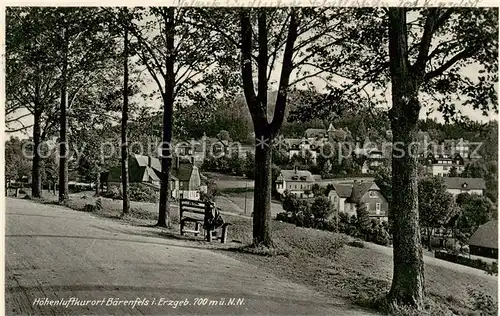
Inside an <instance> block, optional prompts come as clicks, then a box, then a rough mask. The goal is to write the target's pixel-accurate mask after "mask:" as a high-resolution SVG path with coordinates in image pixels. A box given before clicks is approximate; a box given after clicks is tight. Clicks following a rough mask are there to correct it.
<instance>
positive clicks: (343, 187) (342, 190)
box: [333, 183, 352, 198]
mask: <svg viewBox="0 0 500 316" xmlns="http://www.w3.org/2000/svg"><path fill="white" fill-rule="evenodd" d="M333 188H334V190H335V192H336V193H337V195H338V196H339V197H341V198H348V197H350V196H351V192H352V185H351V184H339V183H335V184H334V185H333Z"/></svg>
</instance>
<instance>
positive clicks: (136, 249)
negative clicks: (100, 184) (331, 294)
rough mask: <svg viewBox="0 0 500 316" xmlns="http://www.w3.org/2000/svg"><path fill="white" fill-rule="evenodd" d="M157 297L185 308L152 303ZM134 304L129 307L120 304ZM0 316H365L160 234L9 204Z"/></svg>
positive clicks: (85, 216) (23, 202)
mask: <svg viewBox="0 0 500 316" xmlns="http://www.w3.org/2000/svg"><path fill="white" fill-rule="evenodd" d="M162 298H163V299H164V300H163V301H162V302H167V304H168V303H169V302H171V304H179V303H175V302H187V303H188V305H186V306H180V305H176V307H175V308H174V306H173V305H163V306H159V304H158V303H159V302H160V299H162ZM232 298H234V299H235V300H234V301H231V299H232ZM37 299H38V300H37ZM46 299H47V300H46ZM61 299H64V301H60V300H61ZM197 299H201V300H198V301H197ZM238 299H242V300H240V301H239V302H240V304H239V305H234V304H237V303H238ZM51 300H59V301H52V302H51ZM85 300H87V301H88V302H86V301H85ZM131 301H135V306H132V305H127V306H124V305H123V304H125V303H127V304H134V303H132V302H131ZM195 301H196V302H198V304H200V305H196V304H195ZM36 302H38V303H36ZM118 302H121V304H122V305H115V306H113V305H111V306H106V305H108V304H113V303H114V304H118ZM215 302H216V303H215ZM44 303H45V305H43V304H44ZM50 303H52V304H55V303H62V304H63V305H64V304H70V305H68V306H67V307H65V306H56V305H53V306H50V305H48V304H50ZM75 303H80V304H84V306H76V305H75ZM230 303H232V304H233V305H231V304H230ZM92 304H94V305H92ZM141 304H142V305H141ZM146 304H147V305H146ZM6 314H8V315H26V314H38V315H40V314H43V315H63V314H79V315H81V314H100V315H102V314H115V315H122V314H134V315H135V314H137V315H139V314H161V315H174V314H175V315H179V314H185V315H194V314H196V315H305V314H307V315H363V314H366V313H365V312H362V311H359V310H354V309H353V307H352V306H349V305H348V304H347V303H346V302H344V301H341V300H333V299H331V298H327V297H325V296H323V295H321V294H319V293H318V292H315V291H313V290H310V289H309V288H307V287H305V286H303V285H299V284H295V283H292V282H289V281H287V280H283V279H279V278H277V277H275V276H274V275H272V274H269V273H263V272H262V271H260V270H259V269H258V268H257V267H255V266H253V265H251V264H247V263H243V262H240V261H238V260H235V259H233V258H230V257H228V256H226V255H224V254H221V253H219V252H213V251H209V250H206V249H200V247H193V246H189V245H188V244H187V243H186V242H185V241H182V240H176V239H173V238H165V237H162V236H160V235H159V231H158V230H156V229H154V228H148V227H135V226H129V225H124V224H121V223H119V222H116V221H111V220H106V219H102V218H96V217H94V216H92V215H91V214H87V213H82V212H77V211H73V210H69V209H67V208H63V207H58V206H53V205H42V204H35V203H33V202H30V201H26V200H15V199H7V214H6Z"/></svg>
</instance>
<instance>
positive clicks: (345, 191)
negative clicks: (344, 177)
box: [333, 181, 380, 203]
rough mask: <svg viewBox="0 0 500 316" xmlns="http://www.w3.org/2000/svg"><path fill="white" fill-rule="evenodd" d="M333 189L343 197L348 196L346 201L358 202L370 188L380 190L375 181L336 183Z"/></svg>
mask: <svg viewBox="0 0 500 316" xmlns="http://www.w3.org/2000/svg"><path fill="white" fill-rule="evenodd" d="M333 189H334V190H335V192H336V193H337V195H338V196H339V197H341V198H346V199H347V200H346V202H349V203H357V202H359V201H360V200H361V198H362V197H363V196H364V195H365V194H366V192H368V190H370V189H371V190H380V189H379V187H378V186H377V185H376V184H375V182H373V181H367V182H354V183H334V184H333Z"/></svg>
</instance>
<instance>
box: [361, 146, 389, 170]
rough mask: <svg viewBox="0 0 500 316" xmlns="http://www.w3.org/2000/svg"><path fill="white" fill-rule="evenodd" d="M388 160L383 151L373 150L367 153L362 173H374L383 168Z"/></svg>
mask: <svg viewBox="0 0 500 316" xmlns="http://www.w3.org/2000/svg"><path fill="white" fill-rule="evenodd" d="M385 160H386V158H385V157H384V154H383V152H382V151H381V150H379V149H376V148H373V149H371V150H368V152H367V153H366V159H365V161H364V162H363V165H362V166H361V173H364V174H368V173H374V172H375V171H376V170H377V169H378V168H380V167H382V166H383V164H384V161H385Z"/></svg>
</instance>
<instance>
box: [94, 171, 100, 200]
mask: <svg viewBox="0 0 500 316" xmlns="http://www.w3.org/2000/svg"><path fill="white" fill-rule="evenodd" d="M96 169H97V174H96V178H95V196H96V197H98V196H99V187H100V186H101V172H100V170H99V167H97V168H96Z"/></svg>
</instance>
